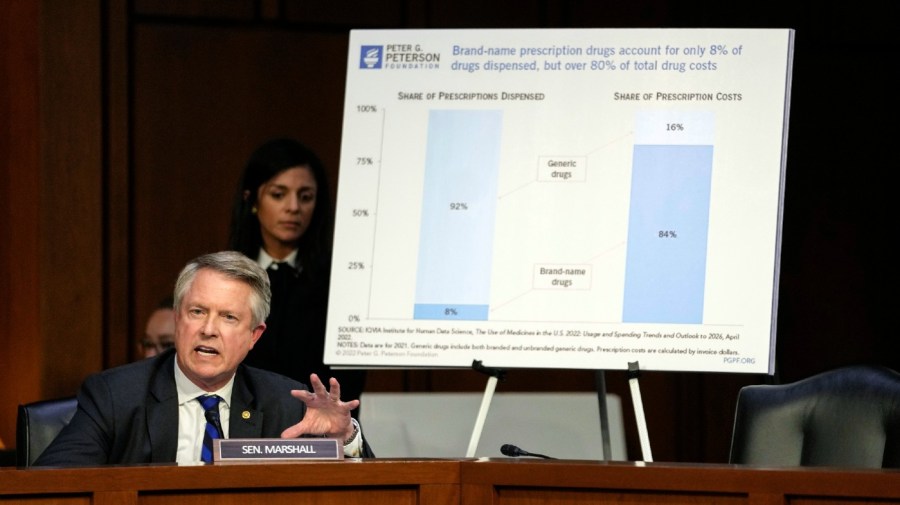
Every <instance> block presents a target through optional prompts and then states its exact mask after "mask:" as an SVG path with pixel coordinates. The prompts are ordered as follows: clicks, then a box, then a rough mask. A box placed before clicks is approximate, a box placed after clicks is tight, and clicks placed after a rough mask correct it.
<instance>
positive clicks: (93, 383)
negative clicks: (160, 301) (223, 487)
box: [35, 251, 374, 466]
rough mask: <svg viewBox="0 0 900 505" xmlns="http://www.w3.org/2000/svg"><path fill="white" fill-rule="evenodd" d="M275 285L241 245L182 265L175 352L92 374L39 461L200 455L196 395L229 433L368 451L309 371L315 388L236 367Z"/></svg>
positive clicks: (342, 407)
mask: <svg viewBox="0 0 900 505" xmlns="http://www.w3.org/2000/svg"><path fill="white" fill-rule="evenodd" d="M270 300H271V290H270V287H269V278H268V275H267V274H266V272H265V271H264V270H262V269H261V268H260V267H259V265H257V264H256V262H255V261H252V260H250V259H248V258H246V257H245V256H244V255H242V254H240V253H237V252H230V251H227V252H220V253H214V254H208V255H204V256H201V257H199V258H197V259H196V260H194V261H192V262H190V263H188V265H187V266H186V267H185V268H184V270H182V272H181V274H180V275H179V277H178V281H177V283H176V285H175V308H176V310H175V349H174V350H169V351H166V352H164V353H163V354H161V355H159V356H157V357H156V358H152V359H146V360H141V361H139V362H136V363H132V364H129V365H125V366H121V367H118V368H113V369H110V370H106V371H103V372H100V373H98V374H95V375H92V376H91V377H88V378H87V379H86V380H85V382H84V384H83V385H82V387H81V390H80V392H79V394H78V410H77V411H76V413H75V416H74V417H73V418H72V421H71V422H70V423H69V425H68V426H66V427H65V428H64V429H63V430H62V432H60V434H59V436H58V437H57V438H56V439H55V440H54V441H53V443H52V444H50V446H49V447H48V448H47V450H45V451H44V453H43V454H41V456H40V457H39V458H38V460H37V461H36V462H35V465H44V466H76V465H96V464H127V463H151V462H178V463H179V464H196V463H199V462H200V461H201V457H200V454H201V451H202V445H203V434H204V430H205V429H206V418H205V415H204V413H205V411H204V407H203V406H202V405H201V402H200V401H198V400H199V399H200V398H201V397H206V396H210V395H216V396H218V397H219V398H220V399H219V400H218V405H217V407H212V408H214V409H215V408H218V413H219V414H220V417H221V420H222V422H221V424H222V426H221V429H222V431H224V433H223V435H224V436H226V437H228V438H260V437H265V438H274V437H283V438H293V437H297V436H300V435H302V434H307V435H325V436H328V437H331V438H337V439H340V440H343V441H344V453H345V455H347V456H362V457H373V456H374V455H373V454H372V452H371V450H370V449H369V447H368V444H367V443H366V442H365V440H364V439H363V437H362V433H361V432H360V429H359V425H358V423H357V422H356V420H354V419H352V418H351V416H350V412H351V410H353V409H355V408H356V407H357V406H358V405H359V400H356V399H353V400H351V401H347V402H344V401H341V399H340V385H339V384H338V383H337V381H336V380H335V379H333V378H332V379H331V380H330V384H329V385H330V391H329V389H326V387H325V385H324V384H323V383H322V381H321V380H319V378H318V377H317V376H316V375H315V374H313V375H311V376H310V383H311V385H312V387H313V391H312V392H309V391H307V389H306V387H305V385H304V384H302V383H300V382H297V381H294V380H292V379H289V378H287V377H284V376H281V375H278V374H275V373H272V372H267V371H264V370H259V369H256V368H252V367H249V366H246V365H242V364H241V362H242V361H243V359H244V357H245V356H246V355H247V353H248V352H249V351H250V349H252V348H253V345H254V344H255V343H256V341H257V340H258V339H259V338H260V337H261V336H262V334H263V331H264V330H265V327H266V325H265V322H264V321H265V320H266V317H267V316H268V313H269V303H270Z"/></svg>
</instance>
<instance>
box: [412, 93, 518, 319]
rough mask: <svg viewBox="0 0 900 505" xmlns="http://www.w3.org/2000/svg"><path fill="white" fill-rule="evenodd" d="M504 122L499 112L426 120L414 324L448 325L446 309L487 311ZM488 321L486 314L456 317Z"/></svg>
mask: <svg viewBox="0 0 900 505" xmlns="http://www.w3.org/2000/svg"><path fill="white" fill-rule="evenodd" d="M502 120H503V114H502V111H499V110H433V111H431V112H430V114H429V118H428V140H427V144H426V149H427V151H426V154H425V181H424V191H423V195H422V224H421V230H420V235H419V240H420V242H419V260H418V270H417V277H416V298H415V310H414V314H415V316H414V317H415V318H416V319H448V317H446V314H445V313H444V309H446V308H448V307H450V308H452V307H461V308H462V307H487V306H488V305H489V304H490V289H491V262H492V259H493V258H492V256H493V247H494V224H495V223H494V220H495V213H496V206H497V178H498V174H499V169H500V140H501V139H500V134H501V129H502ZM431 306H434V307H437V308H439V310H436V311H433V310H431V309H429V308H428V307H431ZM420 307H421V308H422V310H420ZM438 316H439V317H438ZM487 318H488V314H487V310H461V311H459V312H458V313H457V314H456V315H455V316H453V317H452V319H472V320H487Z"/></svg>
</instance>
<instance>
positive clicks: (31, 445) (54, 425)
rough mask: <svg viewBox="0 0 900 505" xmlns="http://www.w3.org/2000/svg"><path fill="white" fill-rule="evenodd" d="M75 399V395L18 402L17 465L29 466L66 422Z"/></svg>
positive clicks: (71, 412) (67, 422) (73, 409)
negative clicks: (21, 403)
mask: <svg viewBox="0 0 900 505" xmlns="http://www.w3.org/2000/svg"><path fill="white" fill-rule="evenodd" d="M76 408H78V402H77V401H76V400H75V398H74V397H71V398H62V399H58V400H42V401H38V402H33V403H27V404H25V405H19V412H18V416H17V418H16V466H19V467H26V466H31V465H32V463H34V460H36V459H37V458H38V456H40V455H41V453H42V452H44V449H46V448H47V446H48V445H50V442H52V441H53V439H54V438H56V435H59V432H60V431H61V430H62V429H63V427H64V426H65V425H67V424H69V421H71V420H72V416H73V415H75V409H76Z"/></svg>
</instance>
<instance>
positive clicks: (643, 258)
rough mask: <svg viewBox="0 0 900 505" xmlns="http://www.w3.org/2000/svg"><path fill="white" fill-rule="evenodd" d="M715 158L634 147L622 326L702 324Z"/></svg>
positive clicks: (687, 150)
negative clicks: (630, 324) (713, 159)
mask: <svg viewBox="0 0 900 505" xmlns="http://www.w3.org/2000/svg"><path fill="white" fill-rule="evenodd" d="M712 155H713V147H712V146H711V145H700V146H692V145H635V146H634V159H633V162H632V181H631V207H630V214H629V219H628V252H627V255H626V260H625V261H626V263H625V295H624V306H623V314H622V320H623V322H627V323H689V324H690V323H693V324H699V323H702V322H703V300H704V286H705V283H706V246H707V235H708V231H709V200H710V181H711V177H712ZM660 232H662V234H663V236H660ZM671 232H675V235H676V237H672V236H671V235H672V234H671ZM665 235H669V236H665Z"/></svg>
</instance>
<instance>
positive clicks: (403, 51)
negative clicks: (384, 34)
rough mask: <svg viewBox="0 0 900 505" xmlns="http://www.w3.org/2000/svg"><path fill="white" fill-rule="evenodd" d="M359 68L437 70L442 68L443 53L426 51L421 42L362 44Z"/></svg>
mask: <svg viewBox="0 0 900 505" xmlns="http://www.w3.org/2000/svg"><path fill="white" fill-rule="evenodd" d="M359 68H361V69H389V70H436V69H439V68H441V53H437V52H431V53H429V52H425V51H423V50H422V46H421V45H419V44H387V45H383V46H361V47H360V48H359Z"/></svg>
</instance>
